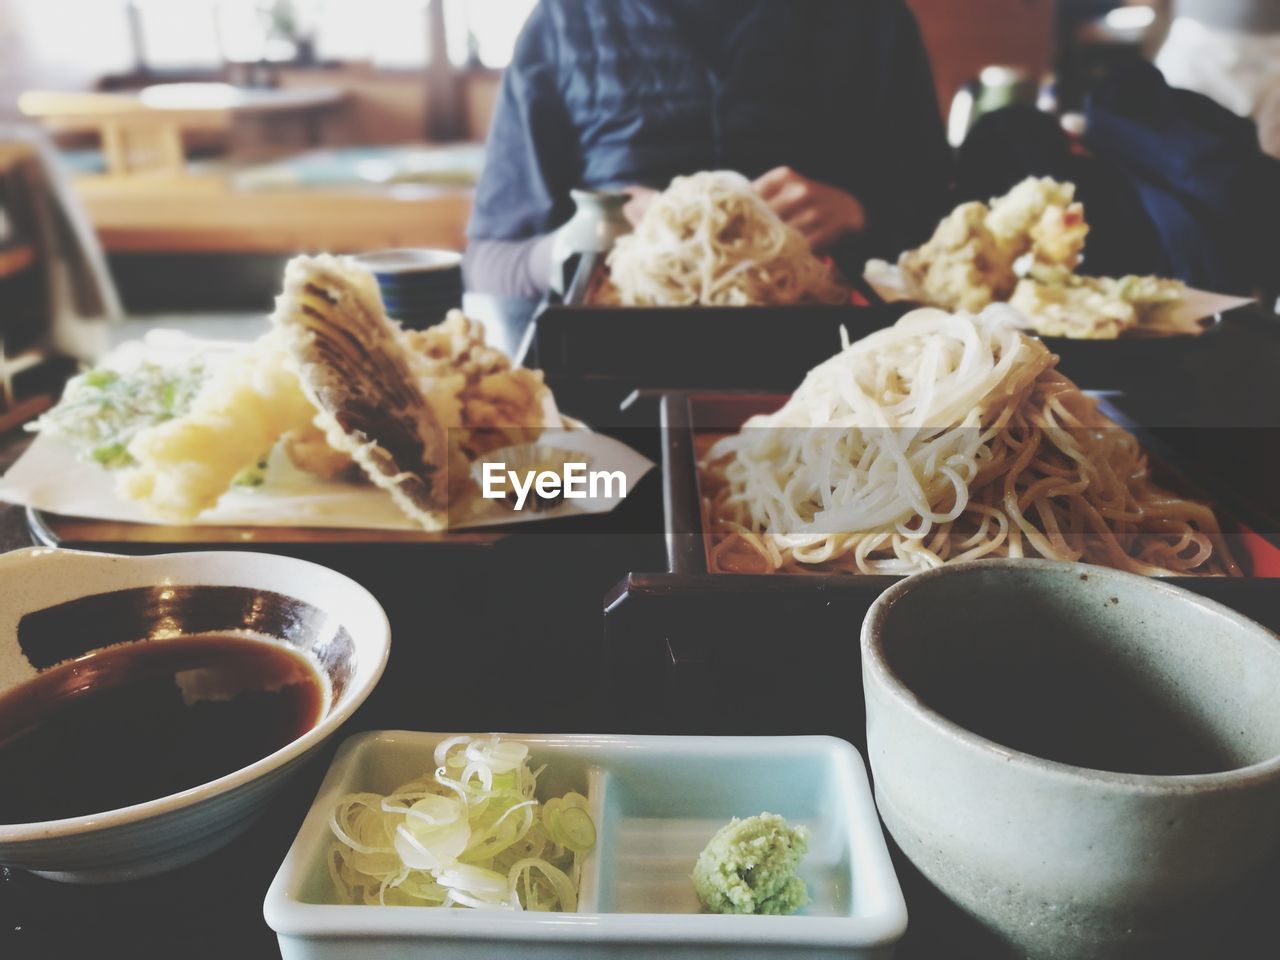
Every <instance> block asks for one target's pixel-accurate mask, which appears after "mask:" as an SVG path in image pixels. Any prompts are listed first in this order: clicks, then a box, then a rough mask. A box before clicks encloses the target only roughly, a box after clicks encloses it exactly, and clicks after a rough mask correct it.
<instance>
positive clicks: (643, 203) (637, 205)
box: [622, 186, 658, 227]
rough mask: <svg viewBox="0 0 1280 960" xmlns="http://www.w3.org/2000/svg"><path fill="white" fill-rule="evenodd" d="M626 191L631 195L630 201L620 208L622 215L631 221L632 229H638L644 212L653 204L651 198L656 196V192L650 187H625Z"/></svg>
mask: <svg viewBox="0 0 1280 960" xmlns="http://www.w3.org/2000/svg"><path fill="white" fill-rule="evenodd" d="M626 191H627V193H629V194H631V199H630V200H628V201H627V203H626V206H624V207H623V208H622V215H623V216H625V217H626V218H627V219H628V220H630V221H631V225H632V226H633V227H638V226H639V225H640V221H641V219H643V218H644V214H645V211H646V210H648V209H649V204H651V203H653V198H654V197H656V196H657V195H658V191H657V190H654V189H653V188H652V187H639V186H636V187H627V188H626Z"/></svg>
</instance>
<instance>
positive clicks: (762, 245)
mask: <svg viewBox="0 0 1280 960" xmlns="http://www.w3.org/2000/svg"><path fill="white" fill-rule="evenodd" d="M608 263H609V279H610V283H611V287H612V289H609V288H608V287H606V291H605V295H604V297H603V299H604V300H606V301H614V302H617V303H621V304H623V305H625V306H687V305H692V304H712V305H725V306H746V305H750V304H790V303H799V302H823V303H843V302H847V301H848V299H849V293H848V291H847V290H846V289H845V288H843V287H842V286H840V284H838V283H836V282H835V281H834V280H833V279H832V278H831V274H830V270H829V268H828V267H827V266H826V265H825V264H824V263H823V262H822V261H821V260H819V259H818V258H817V257H815V256H814V255H813V253H812V252H811V251H810V250H809V245H808V243H807V242H806V241H805V239H804V237H802V236H801V235H800V234H799V233H798V232H797V231H795V230H794V229H792V228H791V227H789V226H787V225H786V224H785V223H783V222H782V221H781V220H780V219H779V218H778V216H777V215H776V214H775V213H774V212H773V211H772V210H770V209H769V205H768V204H766V203H765V202H764V200H762V199H761V198H760V196H759V195H758V194H757V193H756V192H755V190H753V189H752V187H751V184H750V182H749V181H748V180H747V179H746V178H745V177H742V176H740V175H739V174H736V173H731V172H727V171H716V172H710V173H696V174H694V175H693V176H689V177H676V178H675V179H674V180H673V181H672V182H671V186H670V187H668V188H667V189H666V190H665V191H663V192H662V193H661V194H659V195H658V196H657V197H655V198H654V200H653V203H652V204H651V205H650V207H649V209H648V210H647V211H646V212H645V215H644V217H643V219H642V220H641V222H640V224H639V226H638V227H637V228H636V231H635V233H631V234H628V235H626V236H623V237H620V238H619V239H618V241H617V243H616V244H615V246H614V248H613V250H612V251H611V252H610V254H609V259H608Z"/></svg>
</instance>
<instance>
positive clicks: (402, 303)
mask: <svg viewBox="0 0 1280 960" xmlns="http://www.w3.org/2000/svg"><path fill="white" fill-rule="evenodd" d="M356 259H357V260H359V261H360V262H361V263H363V264H364V265H365V266H366V267H368V268H369V269H370V270H371V271H372V272H373V275H374V276H375V277H377V279H378V288H379V289H380V290H381V291H382V302H383V304H384V305H385V306H386V308H387V313H388V314H389V315H390V316H392V317H394V318H395V319H396V320H399V321H400V322H401V323H402V324H404V325H405V326H406V327H408V328H409V329H411V330H422V329H424V328H426V327H430V326H433V325H435V324H437V323H439V322H440V321H441V320H443V319H444V316H445V314H446V313H448V312H449V311H450V310H454V309H457V308H458V307H461V306H462V254H460V253H458V252H456V251H454V250H427V249H402V250H380V251H377V252H375V253H366V254H361V255H360V256H359V257H357V258H356Z"/></svg>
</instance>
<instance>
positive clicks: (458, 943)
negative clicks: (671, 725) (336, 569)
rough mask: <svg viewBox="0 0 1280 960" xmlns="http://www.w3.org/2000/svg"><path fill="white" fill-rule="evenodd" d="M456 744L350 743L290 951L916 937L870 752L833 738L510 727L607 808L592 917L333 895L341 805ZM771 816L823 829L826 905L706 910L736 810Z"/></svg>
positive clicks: (589, 953)
mask: <svg viewBox="0 0 1280 960" xmlns="http://www.w3.org/2000/svg"><path fill="white" fill-rule="evenodd" d="M446 736H448V734H442V733H410V732H375V733H366V734H360V735H358V736H355V737H352V738H350V739H349V740H347V741H346V742H345V743H344V744H343V745H342V746H341V748H340V749H339V750H338V753H337V755H336V756H335V757H334V760H333V764H332V766H331V767H330V769H329V772H328V775H327V776H326V777H325V779H324V782H323V783H322V784H321V786H320V791H319V793H318V794H317V795H316V799H315V802H314V803H313V804H312V807H311V810H310V812H309V813H308V815H307V818H306V820H305V821H304V822H303V825H302V828H301V830H300V831H299V832H298V836H297V838H296V839H295V840H294V842H293V846H292V847H291V848H290V850H289V852H288V854H287V855H286V857H285V860H284V863H283V864H282V865H281V867H280V870H279V872H278V873H277V874H276V877H275V880H274V881H273V882H272V884H271V888H270V889H269V890H268V892H267V897H266V901H265V904H264V908H263V909H264V914H265V917H266V920H267V924H268V925H269V926H270V927H271V928H272V929H273V930H274V931H275V932H276V934H277V936H278V938H279V942H280V952H281V955H282V956H283V958H284V960H339V958H342V960H347V958H350V957H352V956H354V955H357V954H358V955H359V956H360V957H362V958H370V960H381V958H386V960H391V958H397V960H400V958H409V960H413V958H431V960H445V958H448V960H481V958H486V960H487V958H491V957H495V956H510V955H519V956H521V957H529V958H548V960H550V958H570V960H572V958H584V960H585V958H594V957H626V958H628V960H646V958H652V960H660V958H661V960H670V958H675V957H678V958H682V960H683V958H731V957H732V958H751V957H759V958H762V960H763V958H770V960H788V958H795V960H800V958H805V960H836V958H841V960H864V958H865V960H871V958H888V957H889V956H891V954H892V951H893V945H894V943H896V942H897V940H898V939H899V938H900V937H901V936H902V934H903V932H904V930H905V929H906V920H907V915H906V906H905V904H904V902H903V898H902V891H901V889H900V887H899V885H898V881H897V877H896V875H895V874H894V872H893V866H892V864H891V862H890V859H889V854H888V850H887V849H886V846H885V841H884V837H883V834H882V833H881V830H880V825H879V820H878V819H877V815H876V810H875V805H874V803H873V801H872V798H871V790H870V787H869V785H868V782H867V775H866V770H865V767H864V765H863V762H862V759H861V757H860V756H859V755H858V753H857V751H856V750H854V749H853V747H851V746H850V745H849V744H848V743H844V742H842V741H839V740H836V739H833V738H830V737H802V738H736V737H728V738H686V737H632V736H582V735H575V736H554V735H533V736H526V735H510V736H509V739H514V740H519V741H521V742H524V743H526V744H528V746H529V749H530V755H531V760H532V762H533V763H534V764H535V765H541V764H543V763H546V764H547V765H548V766H547V770H546V772H545V773H544V774H543V776H542V778H540V780H539V794H540V795H542V794H543V791H544V790H545V791H546V793H545V796H546V797H550V796H555V795H559V794H561V793H563V792H564V791H566V790H570V789H576V790H579V791H581V792H584V793H585V794H586V796H587V798H588V800H589V806H590V810H591V813H592V817H593V819H594V820H595V822H596V825H597V837H598V839H597V843H596V848H595V850H594V851H593V852H592V853H591V854H590V855H589V857H588V858H587V861H586V863H584V867H583V874H582V882H581V889H580V896H581V902H580V908H581V909H580V910H579V912H577V913H571V914H569V913H552V914H548V913H532V912H507V911H476V910H464V909H444V908H432V907H383V906H364V905H337V904H334V903H332V900H333V892H332V885H331V881H330V880H329V876H328V871H327V868H326V863H325V853H326V850H327V849H328V846H329V844H330V842H331V839H330V833H329V826H328V817H329V811H330V810H331V809H332V807H333V806H334V804H336V802H337V800H338V798H339V797H341V796H342V795H343V794H345V793H350V792H353V791H361V790H369V791H375V792H376V791H382V792H386V791H390V790H391V789H393V788H394V787H395V786H396V785H397V784H399V783H401V782H404V781H407V780H409V779H411V778H412V777H414V776H416V775H419V774H420V773H421V772H422V771H423V770H424V769H429V768H430V767H431V766H432V763H433V760H432V753H433V751H434V749H435V746H436V744H437V743H438V742H439V741H440V740H442V739H443V738H444V737H446ZM544 798H545V797H544ZM764 810H768V811H770V812H773V813H779V814H781V815H782V816H784V817H786V818H787V819H788V820H789V821H790V822H791V823H793V824H804V825H806V826H807V827H808V828H809V830H810V832H811V842H810V851H809V853H808V855H807V856H806V857H805V860H804V862H803V864H802V867H801V875H802V876H803V877H804V878H805V880H806V882H807V884H808V886H809V890H810V895H811V897H812V903H811V904H810V905H809V907H807V908H806V909H805V910H804V911H802V912H801V913H800V914H797V915H795V916H788V917H764V916H722V915H709V914H702V913H699V912H698V904H697V899H696V897H695V896H694V894H693V888H692V884H691V883H690V881H689V879H688V877H689V873H690V871H691V870H692V868H693V864H694V860H695V859H696V858H697V854H698V852H699V851H700V850H701V849H702V847H703V846H704V845H705V844H706V842H707V840H709V839H710V837H711V835H712V834H713V833H714V832H715V830H716V829H717V828H718V827H719V826H722V825H723V824H724V823H726V822H728V820H729V819H730V818H731V817H733V816H750V815H753V814H756V813H760V812H762V811H764Z"/></svg>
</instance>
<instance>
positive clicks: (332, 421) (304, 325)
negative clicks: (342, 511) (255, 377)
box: [271, 256, 449, 530]
mask: <svg viewBox="0 0 1280 960" xmlns="http://www.w3.org/2000/svg"><path fill="white" fill-rule="evenodd" d="M271 319H272V322H273V323H274V324H275V325H276V328H277V329H278V330H279V331H280V332H281V335H282V336H283V338H284V342H285V344H286V345H287V347H288V351H289V355H288V359H287V361H286V362H287V364H288V366H289V368H290V369H291V370H293V371H294V373H296V375H297V377H298V381H299V382H300V383H301V385H302V389H303V391H304V392H305V393H306V395H307V397H308V398H309V399H310V400H311V402H312V404H313V405H314V407H315V409H316V410H317V411H318V413H317V414H316V417H315V423H316V425H317V426H319V427H320V428H321V429H322V430H323V431H324V436H325V439H326V440H327V441H328V443H329V446H331V447H333V448H334V449H335V450H340V451H342V452H343V453H346V454H349V455H350V456H351V458H352V459H353V460H355V462H356V463H358V464H359V465H360V467H361V469H363V470H364V472H365V474H366V475H367V476H368V477H369V479H370V480H372V481H373V482H374V484H376V485H377V486H379V487H381V488H382V489H384V490H386V491H387V492H389V493H390V494H391V496H392V499H394V500H395V501H396V504H397V505H398V506H399V507H400V508H401V509H402V510H404V511H405V513H407V514H408V515H409V516H411V517H413V519H415V520H416V521H418V522H419V523H420V524H422V526H423V527H424V528H426V529H428V530H436V529H440V528H441V527H442V526H444V524H445V522H446V518H445V515H444V510H445V508H446V507H447V505H448V484H447V483H446V482H441V478H440V476H439V475H440V474H441V472H442V471H443V470H445V469H446V467H447V465H448V462H449V461H448V443H447V438H446V434H445V429H444V427H443V425H442V424H441V422H440V420H439V418H438V417H437V416H436V413H435V411H434V410H433V409H432V407H431V405H430V404H429V403H428V402H427V399H426V397H425V396H424V395H423V391H422V389H421V387H420V386H419V385H418V384H417V382H416V381H415V378H414V375H413V372H412V369H411V365H412V360H411V357H410V356H409V353H408V351H406V349H405V345H404V343H403V341H402V334H401V331H400V327H399V325H398V324H396V323H394V322H393V321H391V320H389V319H388V318H387V315H386V312H385V310H384V309H383V307H382V299H381V297H380V296H379V294H378V288H377V283H376V281H375V280H374V278H373V275H372V274H371V273H369V271H367V270H365V269H363V268H360V267H359V266H357V265H356V264H355V263H354V262H352V261H351V260H349V259H346V258H343V257H332V256H319V257H295V258H294V259H293V260H291V261H290V262H289V265H288V267H286V268H285V288H284V293H282V294H281V295H280V297H279V298H278V299H277V301H276V311H275V313H274V314H273V315H272V318H271Z"/></svg>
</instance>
